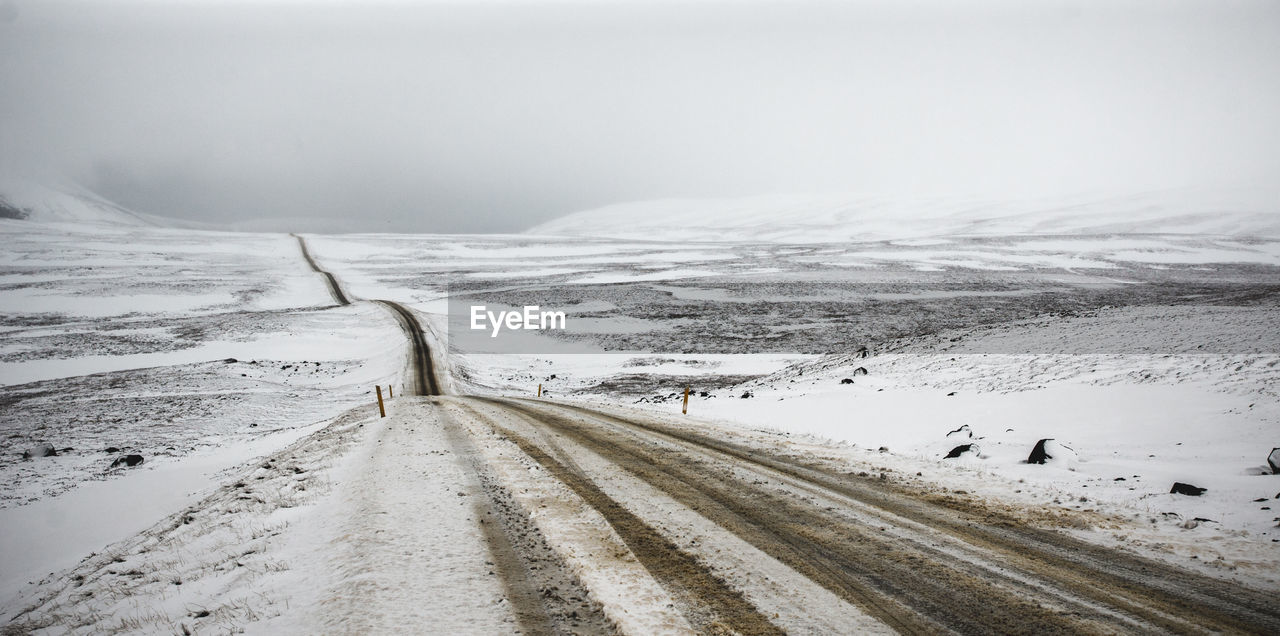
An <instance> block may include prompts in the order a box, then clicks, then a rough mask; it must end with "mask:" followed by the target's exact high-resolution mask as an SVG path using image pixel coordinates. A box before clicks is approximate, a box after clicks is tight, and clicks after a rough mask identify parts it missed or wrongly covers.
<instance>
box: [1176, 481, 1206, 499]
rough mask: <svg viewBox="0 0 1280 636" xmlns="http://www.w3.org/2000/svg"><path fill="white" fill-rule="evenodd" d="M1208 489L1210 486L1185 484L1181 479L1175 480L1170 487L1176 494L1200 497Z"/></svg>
mask: <svg viewBox="0 0 1280 636" xmlns="http://www.w3.org/2000/svg"><path fill="white" fill-rule="evenodd" d="M1206 490H1208V488H1200V487H1198V486H1192V485H1191V484H1184V483H1182V482H1180V481H1175V482H1173V488H1170V489H1169V492H1170V493H1171V494H1175V495H1190V496H1192V497H1199V496H1200V495H1202V494H1204V492H1205V491H1206Z"/></svg>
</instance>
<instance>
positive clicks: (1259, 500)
mask: <svg viewBox="0 0 1280 636" xmlns="http://www.w3.org/2000/svg"><path fill="white" fill-rule="evenodd" d="M1266 500H1267V498H1266V497H1258V498H1257V499H1254V500H1253V503H1262V502H1264V501H1266Z"/></svg>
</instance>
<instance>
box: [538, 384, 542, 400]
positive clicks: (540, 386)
mask: <svg viewBox="0 0 1280 636" xmlns="http://www.w3.org/2000/svg"><path fill="white" fill-rule="evenodd" d="M538 397H542V383H541V382H539V383H538Z"/></svg>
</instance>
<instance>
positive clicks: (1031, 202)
mask: <svg viewBox="0 0 1280 636" xmlns="http://www.w3.org/2000/svg"><path fill="white" fill-rule="evenodd" d="M527 233H528V234H531V235H544V236H588V237H594V238H601V237H610V238H618V239H631V240H641V239H652V238H654V237H671V238H672V240H685V241H770V242H780V243H786V242H793V243H826V242H851V241H867V240H881V239H899V240H910V239H920V238H932V237H949V236H956V235H983V236H1006V235H1014V234H1032V233H1035V234H1110V233H1164V234H1225V235H1233V236H1269V237H1280V192H1276V191H1275V190H1268V189H1245V188H1240V189H1235V190H1217V191H1209V190H1175V191H1166V192H1148V193H1140V194H1133V195H1125V196H1114V195H1080V196H1074V197H1060V198H1055V199H1038V200H1037V199H1028V200H1002V199H990V198H979V197H968V198H965V197H946V198H942V197H903V196H895V197H887V196H872V195H826V196H814V195H794V196H783V195H772V196H760V197H747V198H739V199H669V200H659V201H640V202H634V203H623V204H617V205H611V206H607V207H603V208H598V209H594V210H585V211H582V212H577V213H574V214H569V215H566V216H563V217H560V218H558V219H554V220H552V221H548V222H546V223H543V224H541V225H538V226H535V227H533V228H531V229H529V230H528V232H527ZM899 244H901V245H921V243H919V242H914V243H905V242H900V243H899Z"/></svg>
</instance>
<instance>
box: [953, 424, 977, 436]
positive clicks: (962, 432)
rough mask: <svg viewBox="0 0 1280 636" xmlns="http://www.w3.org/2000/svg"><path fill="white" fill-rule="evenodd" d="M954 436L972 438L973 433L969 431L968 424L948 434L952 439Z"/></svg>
mask: <svg viewBox="0 0 1280 636" xmlns="http://www.w3.org/2000/svg"><path fill="white" fill-rule="evenodd" d="M952 435H963V436H964V437H969V438H972V437H973V431H972V430H970V429H969V425H968V424H961V425H960V428H957V429H956V430H954V431H951V432H950V433H947V437H951V436H952Z"/></svg>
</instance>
